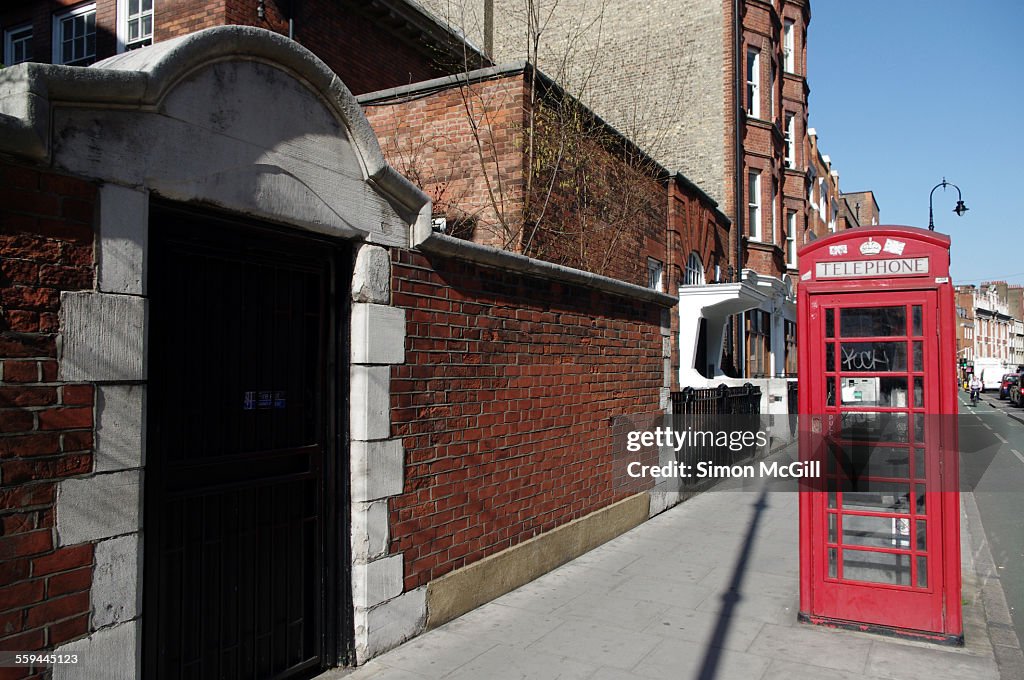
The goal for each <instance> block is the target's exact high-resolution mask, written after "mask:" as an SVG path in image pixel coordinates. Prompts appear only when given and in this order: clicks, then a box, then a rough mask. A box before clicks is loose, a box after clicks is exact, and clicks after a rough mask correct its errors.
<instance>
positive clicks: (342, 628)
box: [140, 198, 355, 677]
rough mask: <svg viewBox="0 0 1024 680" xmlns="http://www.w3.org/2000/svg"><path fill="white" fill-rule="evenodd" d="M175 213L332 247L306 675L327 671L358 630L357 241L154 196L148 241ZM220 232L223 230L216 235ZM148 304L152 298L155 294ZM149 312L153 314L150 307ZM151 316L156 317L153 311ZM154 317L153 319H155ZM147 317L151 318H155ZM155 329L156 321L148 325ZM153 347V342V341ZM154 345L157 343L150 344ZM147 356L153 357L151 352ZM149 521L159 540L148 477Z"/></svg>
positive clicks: (152, 574)
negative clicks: (354, 473) (352, 370)
mask: <svg viewBox="0 0 1024 680" xmlns="http://www.w3.org/2000/svg"><path fill="white" fill-rule="evenodd" d="M172 218H178V219H183V220H188V221H189V223H190V224H196V223H197V222H198V223H201V224H205V225H208V226H209V227H211V228H214V229H216V228H218V227H219V228H221V229H225V230H230V231H233V232H235V233H240V232H241V233H247V234H252V235H253V236H258V237H259V238H261V239H263V240H264V242H267V241H270V242H272V241H274V240H277V241H279V242H281V243H282V244H293V243H300V242H304V243H306V244H310V245H312V244H319V245H320V246H322V247H324V248H325V249H328V250H329V253H328V255H327V257H326V258H325V259H326V261H327V262H328V272H327V275H326V277H327V281H326V290H325V294H326V300H325V304H324V313H325V317H326V318H325V323H326V329H325V330H326V336H327V337H326V338H325V351H324V370H325V371H326V375H327V377H326V378H325V380H324V394H323V404H322V405H321V410H322V415H321V418H322V423H323V425H322V430H323V434H322V436H323V446H324V452H323V470H324V472H323V476H322V479H321V482H320V488H321V492H322V494H323V499H322V506H321V526H322V530H321V534H322V535H321V537H320V541H321V546H322V548H321V550H320V555H317V556H316V559H318V560H320V561H321V569H320V571H321V584H320V592H321V594H322V597H321V602H320V603H319V604H320V606H319V610H318V611H317V616H318V617H319V618H320V620H321V631H320V640H319V643H320V645H321V650H322V652H321V663H320V666H319V667H318V668H315V669H311V670H310V672H309V673H308V674H307V675H308V676H310V677H311V676H312V675H316V674H319V673H322V672H323V671H325V670H327V669H329V668H332V667H335V666H344V665H350V664H353V663H354V662H355V635H354V632H355V631H354V628H355V623H354V616H353V602H352V587H351V582H352V576H353V574H352V558H351V545H350V534H351V499H350V496H351V494H350V485H349V482H348V480H349V479H350V477H349V475H350V464H349V463H350V460H349V459H350V456H349V428H348V419H347V418H346V417H345V416H346V414H348V412H349V409H348V404H349V390H347V389H343V383H344V384H345V385H344V386H347V384H348V380H349V379H348V376H349V356H350V352H349V347H350V332H348V331H349V330H350V329H349V328H348V323H346V322H347V320H348V319H350V316H351V296H350V295H348V294H347V293H348V284H349V282H350V281H351V278H352V260H353V258H352V254H351V244H350V243H349V242H347V241H344V240H338V239H332V238H329V237H326V236H320V235H317V234H315V233H312V232H308V231H304V230H297V229H293V228H287V227H281V226H278V225H274V224H270V223H267V222H261V221H259V220H256V219H248V218H242V217H240V216H238V215H235V214H233V213H221V212H219V211H215V210H212V209H208V208H204V209H197V208H195V207H191V206H186V205H182V204H180V203H175V202H171V201H163V200H158V199H155V198H154V199H151V201H150V206H149V233H148V241H149V246H150V247H151V248H152V247H153V245H154V244H157V247H158V244H159V243H160V241H161V238H162V237H163V235H164V234H162V233H161V230H163V229H165V228H167V227H168V222H169V221H170V220H171V219H172ZM213 238H214V239H215V240H216V239H217V238H218V237H217V236H214V237H213ZM148 273H149V274H150V276H149V281H148V287H149V295H148V297H150V298H152V297H153V295H152V294H153V291H154V290H158V289H159V287H160V286H163V285H168V282H167V281H159V280H157V279H156V277H155V276H152V273H153V272H152V269H151V268H148ZM149 304H150V305H152V304H153V301H152V299H150V301H149ZM149 314H152V309H150V311H149ZM150 318H151V317H150ZM149 324H151V321H150V322H149ZM149 324H147V325H149ZM150 330H151V327H150ZM149 346H150V348H152V347H153V344H150V345H149ZM150 351H152V350H151V349H150ZM147 359H149V360H151V359H152V355H149V356H148V357H147ZM152 375H153V374H152V371H150V380H149V387H148V388H147V389H149V390H151V389H152V387H151V386H152ZM152 409H153V405H152V400H150V401H149V402H148V403H147V404H146V405H145V407H144V414H143V415H144V420H145V422H146V423H147V427H146V434H145V442H146V451H147V456H146V461H145V470H146V477H148V478H149V479H153V478H154V477H159V475H160V474H161V471H162V467H163V465H164V461H163V459H162V456H160V455H155V454H156V453H157V452H158V451H160V450H161V448H160V446H159V443H157V442H156V428H155V427H153V425H154V424H155V423H156V422H157V421H158V416H157V415H156V414H155V413H154V412H153V410H152ZM142 486H143V490H144V492H143V526H144V530H145V532H146V541H147V542H148V543H149V544H150V545H151V546H155V545H157V544H158V543H157V541H158V540H159V532H160V531H161V526H160V524H161V521H160V519H161V518H160V513H159V512H157V511H156V509H157V507H158V504H159V503H160V501H161V500H162V494H161V493H159V492H157V493H146V492H145V491H146V490H147V489H146V487H147V486H149V487H150V489H152V490H153V491H156V488H155V485H154V484H152V483H150V484H148V485H147V484H146V482H145V480H144V481H143V485H142ZM159 569H160V564H159V551H157V550H156V549H150V550H144V551H143V559H142V570H141V581H142V588H141V599H142V604H143V610H142V611H143V616H142V624H141V627H142V630H141V640H140V648H141V652H142V654H141V657H142V658H141V669H142V674H143V677H151V675H152V673H153V667H152V665H151V664H152V663H153V661H152V659H153V658H154V657H155V656H156V653H157V648H158V647H157V643H158V640H157V639H156V635H155V630H156V629H155V626H154V623H155V617H156V616H158V614H157V612H156V611H155V610H154V608H153V606H152V604H151V603H152V601H153V600H154V599H155V597H154V594H155V592H156V587H157V584H158V574H159Z"/></svg>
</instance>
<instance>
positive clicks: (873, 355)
mask: <svg viewBox="0 0 1024 680" xmlns="http://www.w3.org/2000/svg"><path fill="white" fill-rule="evenodd" d="M842 351H843V370H845V371H888V370H890V367H891V363H892V362H891V361H890V360H889V355H888V354H887V353H886V352H884V351H882V350H880V349H876V348H871V349H866V350H855V349H847V348H846V347H843V348H842Z"/></svg>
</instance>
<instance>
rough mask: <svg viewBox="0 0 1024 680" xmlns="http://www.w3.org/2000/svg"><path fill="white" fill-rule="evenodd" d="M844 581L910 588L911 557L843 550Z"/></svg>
mask: <svg viewBox="0 0 1024 680" xmlns="http://www.w3.org/2000/svg"><path fill="white" fill-rule="evenodd" d="M843 579H844V580H847V581H866V582H868V583H887V584H889V585H894V586H909V585H910V555H896V554H893V553H876V552H869V551H866V550H850V549H845V550H843Z"/></svg>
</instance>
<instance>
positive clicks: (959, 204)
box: [928, 177, 970, 231]
mask: <svg viewBox="0 0 1024 680" xmlns="http://www.w3.org/2000/svg"><path fill="white" fill-rule="evenodd" d="M947 186H950V187H953V188H954V189H956V207H955V208H953V212H955V213H956V214H957V216H958V217H962V216H963V214H964V213H965V212H967V211H968V210H970V208H968V207H967V206H966V205H964V200H963V196H962V195H961V194H960V187H958V186H957V185H955V184H953V183H952V182H947V181H946V178H945V177H943V178H942V181H941V182H939V183H938V184H936V185H935V186H933V187H932V190H931V193H929V194H928V229H929V230H930V231H935V219H934V218H933V216H932V196H933V195H934V194H935V190H936V189H938V188H939V187H942V190H943V191H945V190H946V187H947Z"/></svg>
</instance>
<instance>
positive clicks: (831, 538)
mask: <svg viewBox="0 0 1024 680" xmlns="http://www.w3.org/2000/svg"><path fill="white" fill-rule="evenodd" d="M836 524H837V522H836V516H835V513H829V515H828V542H829V543H838V542H839V539H838V536H839V532H838V530H837V528H836Z"/></svg>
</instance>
